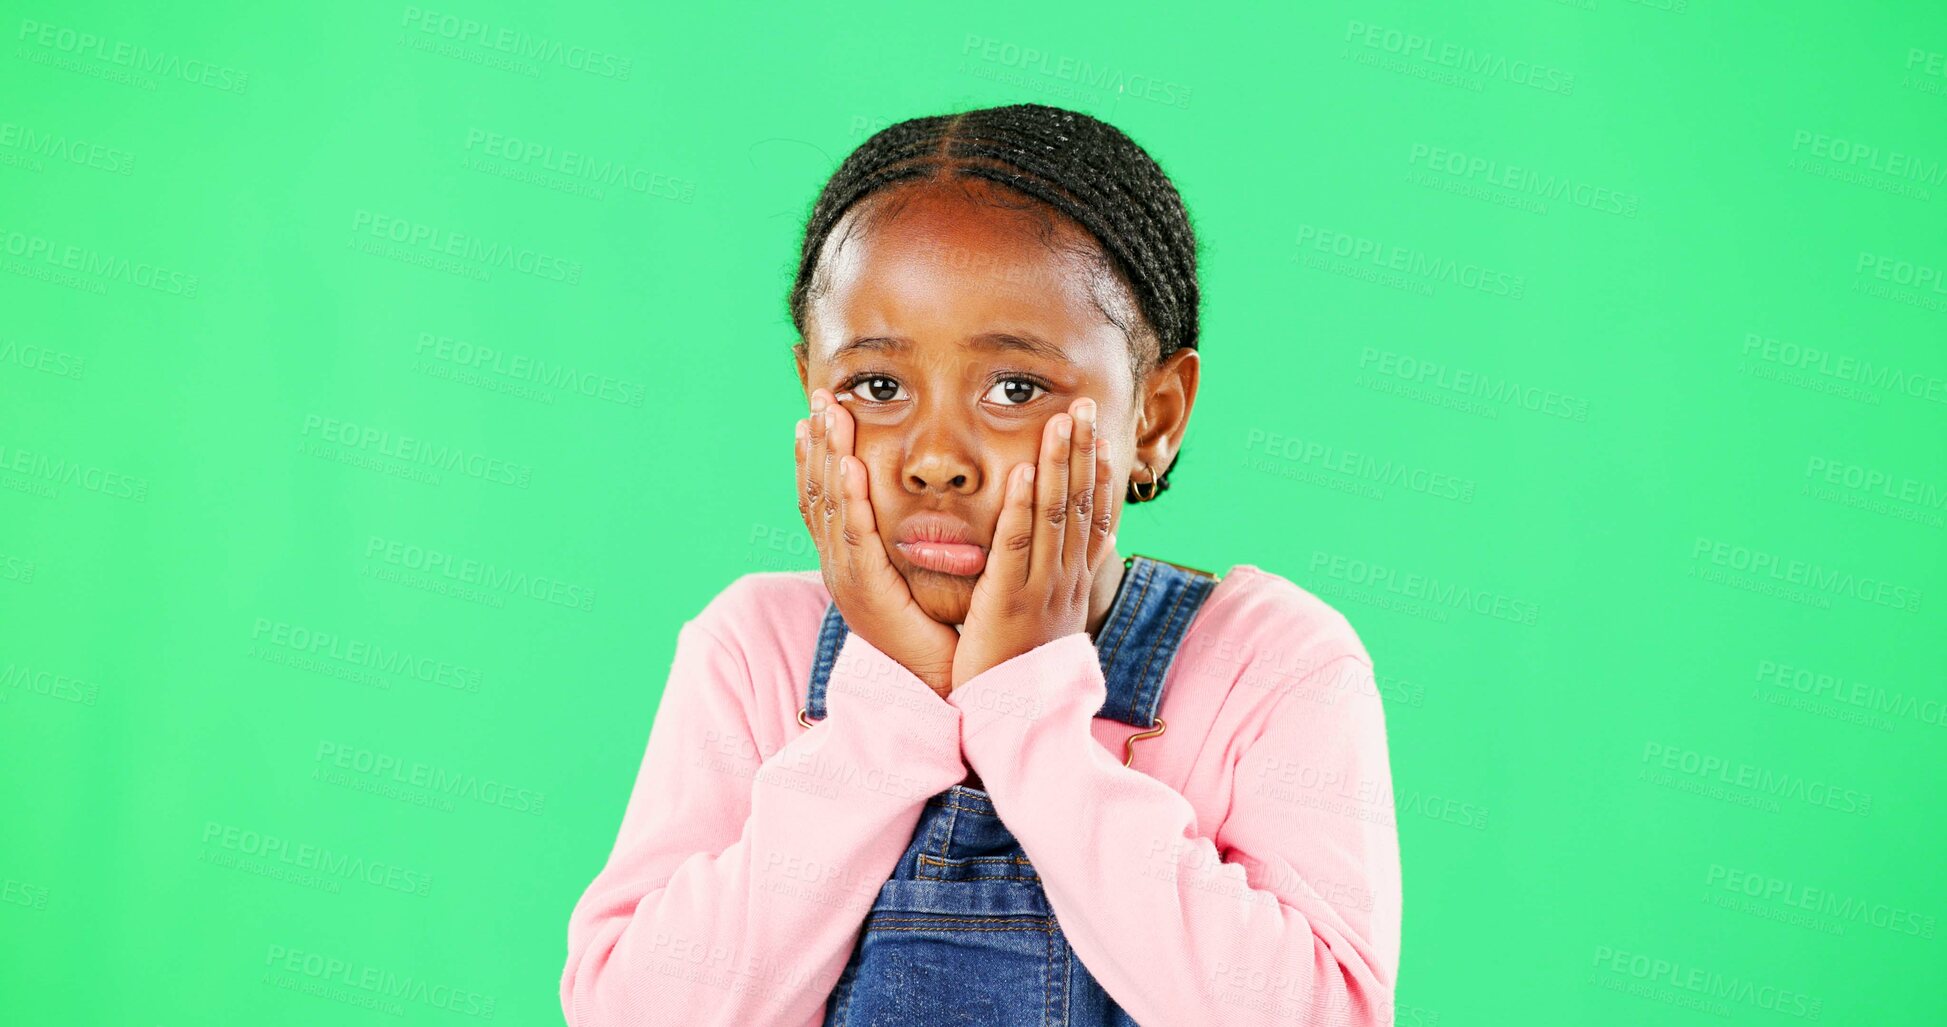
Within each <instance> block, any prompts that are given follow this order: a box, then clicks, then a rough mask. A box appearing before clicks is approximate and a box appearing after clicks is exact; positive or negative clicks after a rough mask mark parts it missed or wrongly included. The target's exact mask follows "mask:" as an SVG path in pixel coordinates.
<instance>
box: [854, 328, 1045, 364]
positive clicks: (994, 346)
mask: <svg viewBox="0 0 1947 1027" xmlns="http://www.w3.org/2000/svg"><path fill="white" fill-rule="evenodd" d="M960 345H961V346H962V347H965V348H967V349H981V350H1015V351H1019V352H1023V353H1030V354H1033V355H1034V356H1037V357H1041V358H1043V359H1046V360H1052V361H1055V362H1056V363H1061V364H1072V363H1074V361H1072V360H1069V359H1068V354H1067V353H1066V352H1064V351H1063V350H1062V348H1061V347H1060V346H1057V345H1055V344H1054V343H1052V342H1049V341H1047V340H1046V339H1043V338H1041V337H1040V336H1038V335H1035V334H1033V333H1032V332H979V333H977V334H974V335H970V336H968V337H967V340H966V341H965V342H963V343H961V344H960ZM912 348H913V341H912V340H911V339H907V338H904V337H902V336H897V335H869V336H863V337H860V338H857V339H853V340H852V341H851V342H848V343H846V344H845V345H843V346H840V347H838V349H836V350H834V351H833V352H832V356H831V359H833V360H837V359H838V358H840V357H842V356H844V355H845V354H847V353H851V352H854V351H861V352H877V353H904V352H906V351H908V350H910V349H912Z"/></svg>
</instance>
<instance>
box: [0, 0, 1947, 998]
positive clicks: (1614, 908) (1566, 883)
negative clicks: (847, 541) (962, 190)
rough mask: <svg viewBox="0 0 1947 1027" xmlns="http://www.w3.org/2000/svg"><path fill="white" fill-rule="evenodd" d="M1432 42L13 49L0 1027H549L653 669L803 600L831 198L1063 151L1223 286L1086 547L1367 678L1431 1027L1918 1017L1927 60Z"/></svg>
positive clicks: (335, 39)
mask: <svg viewBox="0 0 1947 1027" xmlns="http://www.w3.org/2000/svg"><path fill="white" fill-rule="evenodd" d="M1467 6H1468V7H1469V9H1468V10H1466V11H1459V10H1449V9H1447V8H1446V7H1445V6H1444V5H1432V4H1414V3H1372V4H1339V3H1331V4H1317V5H1303V6H1302V7H1300V8H1297V9H1294V5H1278V6H1272V5H1264V6H1262V7H1258V8H1254V9H1237V10H1231V11H1221V10H1217V9H1215V8H1209V7H1198V8H1196V9H1194V10H1185V9H1182V8H1178V7H1158V8H1155V9H1143V8H1140V7H1132V6H1130V5H1127V4H1116V5H1096V6H1094V7H1092V8H1087V9H1085V8H1081V7H1078V6H1076V5H1060V4H1033V5H1008V6H996V5H985V6H982V7H979V8H977V9H975V8H969V9H966V10H962V11H955V12H952V13H938V12H933V11H930V10H926V9H923V8H918V7H914V6H912V5H876V4H851V5H846V6H844V7H843V8H842V9H835V10H833V11H831V12H819V13H814V12H811V11H801V10H774V11H765V12H762V13H755V12H746V13H733V12H724V11H707V10H704V9H703V8H702V7H698V8H689V7H687V6H684V5H676V6H655V5H642V4H620V3H606V4H596V3H583V4H578V5H573V7H572V9H563V10H553V9H546V8H543V7H535V6H532V5H517V4H510V3H495V2H488V0H469V3H468V4H467V5H466V6H465V7H464V8H459V7H454V8H450V9H448V8H440V7H436V6H435V7H424V8H422V7H418V6H412V5H403V4H397V3H393V4H382V3H366V2H353V3H350V4H343V5H332V6H331V7H330V8H329V9H328V10H325V9H320V10H306V11H293V10H289V9H286V8H285V5H268V6H267V5H261V4H254V5H244V4H223V5H208V4H206V5H199V6H198V7H197V8H196V9H195V10H193V11H192V10H174V9H169V10H166V11H165V10H164V9H161V8H157V9H153V10H143V9H136V8H135V7H134V6H133V5H111V4H102V3H70V4H53V3H29V4H26V5H23V6H11V5H10V12H9V14H8V16H7V19H6V22H5V24H4V26H0V27H3V28H4V35H5V39H4V43H0V47H3V49H0V261H3V262H0V271H4V272H6V273H3V274H0V485H4V486H5V487H4V488H0V883H3V884H4V891H0V899H4V901H0V939H4V958H0V1007H4V1008H5V1009H6V1010H7V1015H6V1018H7V1019H8V1020H9V1021H10V1022H15V1023H43V1022H48V1023H52V1022H63V1023H88V1024H108V1023H115V1024H137V1023H139V1024H144V1025H176V1024H192V1023H226V1022H270V1023H282V1024H343V1023H366V1022H373V1023H396V1022H408V1023H424V1024H443V1023H465V1022H476V1021H479V1020H482V1019H485V1018H486V1014H487V1012H488V1010H489V1008H490V1009H491V1012H492V1019H493V1020H495V1021H498V1022H510V1023H534V1024H544V1023H551V1022H559V1018H560V1011H559V1006H558V1000H557V997H556V988H557V983H558V979H559V974H560V971H561V967H562V963H563V959H564V955H565V951H564V950H565V923H566V918H567V915H568V912H569V909H570V908H571V906H572V904H573V902H574V900H575V899H576V897H577V896H578V895H579V893H580V890H581V889H582V887H583V886H585V884H586V883H587V881H588V880H589V878H590V877H591V876H592V875H593V874H594V873H595V871H596V870H597V869H598V868H599V867H600V865H601V863H602V861H603V859H604V858H605V857H606V855H607V852H608V848H609V846H610V844H611V842H612V841H613V839H614V832H615V829H616V826H617V824H618V822H619V818H620V815H621V811H622V805H623V803H624V801H625V799H626V798H627V795H628V791H629V788H630V785H631V783H632V780H633V776H634V773H635V770H636V768H637V765H638V762H639V760H640V757H641V754H642V747H643V744H644V742H645V740H646V737H647V733H648V730H649V726H650V721H651V719H652V717H653V714H654V712H655V709H656V703H657V699H658V696H659V695H660V690H661V688H662V685H663V682H664V675H665V673H666V671H667V668H668V662H669V659H670V656H671V652H672V646H673V643H674V640H675V634H676V629H677V626H678V625H679V624H680V623H681V622H682V621H683V620H684V619H685V618H687V617H689V616H691V615H693V614H694V613H695V612H696V611H697V610H698V609H699V608H700V607H701V606H702V605H703V604H704V603H705V602H707V601H708V600H709V598H710V597H711V596H712V595H714V594H715V593H716V592H717V591H718V590H720V589H721V588H723V587H724V586H725V585H726V584H728V583H729V582H730V581H731V580H733V579H734V578H736V577H737V576H738V575H741V574H744V573H748V572H752V571H762V570H778V569H805V568H810V567H812V566H814V565H815V560H814V554H813V553H812V551H811V550H810V548H809V546H808V544H807V542H806V539H805V536H804V533H803V530H802V526H801V525H800V523H799V522H798V519H797V514H796V510H795V507H794V504H793V499H792V486H791V471H792V463H791V456H790V450H789V448H788V445H789V437H790V432H791V426H792V423H793V421H794V420H795V419H796V418H797V417H798V416H800V414H801V413H802V409H803V398H802V395H801V393H799V392H798V390H797V387H796V380H795V377H794V375H793V374H792V372H791V370H790V362H789V358H788V355H787V347H788V345H789V344H790V343H791V341H792V340H793V333H792V330H791V327H790V324H789V322H788V321H787V320H786V318H785V316H784V305H783V296H784V293H785V291H786V289H787V288H788V285H789V280H790V274H791V271H792V267H793V262H794V259H795V253H796V246H797V240H798V233H799V231H800V230H801V227H802V221H803V218H804V215H805V214H806V212H807V211H808V208H809V205H810V203H811V201H812V199H813V198H814V197H815V196H816V193H817V191H818V189H819V188H820V186H821V185H822V184H823V182H824V179H825V177H826V176H827V175H828V174H829V173H830V171H831V170H832V169H833V168H834V167H835V166H836V164H837V162H838V161H839V160H841V159H842V158H843V157H844V155H845V154H846V153H847V152H849V150H850V149H851V148H852V147H853V146H855V145H857V144H858V143H859V142H861V141H863V140H864V138H865V137H866V136H867V135H869V134H870V133H871V132H872V131H874V130H876V129H878V128H879V127H882V126H883V125H885V124H888V123H890V122H892V121H896V120H899V119H901V118H905V117H910V116H917V115H921V114H928V113H937V112H941V111H945V110H951V109H958V108H963V107H967V106H974V105H986V104H992V103H1003V102H1013V101H1019V100H1039V101H1042V102H1048V103H1054V104H1059V105H1064V106H1071V107H1075V108H1077V109H1081V110H1084V111H1087V112H1089V113H1092V114H1095V115H1097V116H1099V117H1102V118H1105V119H1107V120H1109V121H1111V122H1113V123H1114V124H1116V125H1117V126H1119V127H1121V128H1122V129H1124V130H1125V131H1127V132H1128V133H1130V134H1131V135H1132V136H1133V137H1134V138H1135V139H1136V140H1137V141H1138V142H1140V143H1142V144H1143V145H1144V146H1145V147H1146V148H1148V149H1149V150H1150V151H1151V152H1152V153H1153V154H1154V155H1155V156H1156V157H1157V159H1158V160H1159V161H1160V163H1161V164H1162V165H1163V166H1164V168H1165V169H1166V170H1167V171H1168V172H1169V173H1170V174H1171V175H1172V176H1173V178H1174V179H1175V181H1176V183H1177V185H1178V186H1179V188H1180V189H1181V190H1182V192H1183V194H1184V196H1185V198H1186V201H1187V203H1188V205H1189V208H1190V210H1191V214H1192V217H1193V219H1194V221H1195V224H1196V227H1197V228H1198V230H1199V232H1200V237H1201V240H1202V243H1203V248H1204V249H1203V257H1204V262H1203V265H1202V271H1203V284H1204V289H1205V308H1204V322H1203V333H1202V346H1201V348H1202V351H1203V354H1204V382H1203V386H1202V391H1201V393H1200V395H1199V400H1200V401H1199V402H1198V404H1197V406H1196V410H1195V416H1194V418H1193V421H1192V425H1191V429H1190V432H1189V435H1188V438H1187V444H1186V448H1185V454H1184V457H1183V460H1182V463H1181V464H1180V465H1179V467H1178V469H1177V472H1176V473H1175V474H1174V475H1173V476H1172V483H1173V485H1174V488H1173V489H1172V490H1171V491H1170V492H1169V494H1168V496H1167V497H1166V499H1165V501H1162V502H1159V503H1156V504H1155V505H1153V506H1146V507H1135V508H1132V509H1131V510H1130V511H1129V513H1128V514H1127V516H1126V517H1125V519H1124V521H1123V527H1122V529H1121V537H1122V548H1123V550H1124V551H1125V552H1139V553H1145V554H1149V555H1154V556H1159V557H1163V558H1166V559H1171V560H1175V561H1177V562H1180V563H1186V564H1190V565H1193V566H1198V567H1206V568H1214V569H1220V570H1221V569H1225V568H1228V567H1230V566H1231V565H1233V564H1237V563H1252V564H1256V565H1258V566H1261V567H1264V568H1267V569H1269V570H1273V571H1276V572H1278V573H1280V574H1283V575H1285V576H1287V577H1289V578H1291V579H1292V580H1294V581H1296V582H1298V583H1300V584H1301V585H1304V586H1306V587H1307V588H1310V589H1312V590H1314V591H1316V592H1318V593H1319V594H1320V595H1322V596H1324V597H1325V598H1327V599H1328V600H1330V601H1331V602H1333V603H1334V604H1335V605H1336V606H1338V607H1339V608H1340V609H1341V610H1343V611H1344V612H1345V613H1346V614H1347V615H1348V616H1349V617H1350V619H1351V620H1352V623H1353V624H1354V626H1355V627H1356V628H1357V629H1358V630H1359V631H1360V632H1361V634H1362V636H1363V638H1364V639H1365V641H1366V644H1367V646H1368V647H1369V649H1370V651H1371V652H1372V654H1373V656H1374V658H1375V662H1376V665H1377V668H1378V671H1379V675H1380V686H1381V688H1382V690H1383V693H1384V695H1385V698H1386V704H1387V716H1388V726H1389V733H1390V742H1391V746H1392V759H1393V772H1394V776H1395V784H1396V795H1395V797H1394V800H1395V801H1394V805H1395V807H1396V814H1397V822H1398V827H1399V834H1400V840H1401V845H1402V850H1403V861H1404V873H1405V886H1406V904H1405V946H1404V954H1403V959H1402V965H1401V973H1400V985H1399V995H1398V998H1399V1007H1400V1008H1399V1016H1398V1021H1399V1023H1401V1024H1435V1023H1440V1024H1470V1023H1479V1024H1488V1023H1491V1024H1511V1023H1524V1024H1525V1023H1537V1024H1540V1023H1547V1024H1558V1023H1576V1024H1617V1025H1622V1024H1640V1023H1647V1022H1656V1023H1693V1022H1694V1023H1718V1022H1726V1021H1728V1022H1734V1023H1751V1024H1767V1023H1775V1022H1789V1021H1792V1020H1819V1021H1823V1022H1833V1023H1888V1024H1891V1023H1922V1022H1940V1020H1941V1018H1942V1016H1943V1002H1942V999H1941V998H1940V992H1939V989H1938V987H1937V986H1935V985H1934V984H1933V983H1932V980H1931V978H1932V977H1933V975H1934V974H1935V973H1937V971H1938V969H1939V967H1940V965H1941V955H1942V949H1941V940H1940V937H1939V932H1938V930H1937V918H1938V917H1940V916H1941V915H1942V914H1943V913H1947V882H1944V881H1943V877H1942V875H1941V874H1940V873H1939V864H1940V858H1941V843H1942V835H1943V831H1942V827H1941V824H1942V822H1943V814H1944V813H1947V803H1944V802H1943V799H1942V796H1941V791H1940V781H1941V777H1942V774H1941V770H1942V765H1941V759H1940V754H1941V751H1942V750H1941V745H1940V738H1941V731H1942V728H1943V722H1944V721H1947V715H1944V714H1943V706H1942V702H1943V700H1947V684H1944V683H1943V681H1942V676H1941V667H1942V666H1943V663H1944V662H1947V631H1943V630H1942V628H1943V624H1944V623H1947V618H1943V616H1942V613H1941V611H1942V609H1943V601H1944V600H1943V596H1942V591H1943V588H1944V587H1947V556H1944V554H1947V549H1944V548H1943V544H1942V543H1943V537H1944V535H1943V532H1944V531H1947V529H1944V528H1943V524H1947V508H1943V496H1944V495H1947V460H1944V459H1943V445H1942V443H1943V440H1947V382H1943V378H1947V354H1943V351H1942V345H1941V344H1942V342H1943V341H1944V340H1947V283H1943V281H1942V276H1943V273H1947V248H1943V245H1942V241H1943V240H1944V239H1947V217H1944V216H1943V205H1944V204H1947V199H1944V198H1943V194H1947V171H1944V170H1943V169H1944V168H1947V133H1943V132H1942V127H1943V125H1947V58H1944V57H1943V53H1944V52H1947V10H1943V9H1942V8H1941V7H1940V6H1938V5H1935V4H1920V3H1911V4H1897V5H1896V4H1883V3H1882V4H1871V5H1848V6H1834V5H1831V4H1816V5H1813V4H1769V5H1763V6H1762V9H1760V8H1759V6H1758V5H1746V4H1731V3H1725V2H1721V0H1689V2H1685V0H1660V2H1652V3H1638V2H1628V0H1587V2H1584V3H1556V2H1545V0H1522V2H1516V0H1503V2H1498V3H1494V4H1490V5H1467ZM463 22H472V23H476V24H477V26H479V28H478V29H477V30H475V29H472V28H465V27H463V25H462V23H463ZM483 40H484V41H483ZM624 71H626V76H625V75H624V74H622V73H623V72H624ZM1116 83H1121V85H1122V89H1121V90H1120V91H1118V90H1117V88H1116ZM570 154H574V155H577V156H573V157H571V156H569V155H570ZM577 161H579V162H580V163H579V164H577V163H576V162H577ZM596 168H620V169H621V174H620V175H619V177H616V178H613V179H610V180H608V181H604V180H603V178H602V177H601V176H600V175H598V174H591V173H590V170H591V169H596ZM395 225H397V226H404V227H401V228H399V229H398V231H401V232H403V233H404V234H405V237H406V241H404V242H392V241H390V240H388V239H386V238H384V237H383V236H384V234H385V233H386V232H389V231H392V230H393V229H394V226H395ZM375 229H376V230H377V232H378V234H374V230H375ZM415 233H417V234H418V238H417V239H415V238H414V234H415ZM441 247H451V248H452V249H454V250H455V251H457V252H458V253H459V254H460V256H457V257H452V256H442V255H440V254H439V253H438V252H437V250H438V249H439V248H441ZM502 256H506V257H507V258H508V259H506V260H502V259H501V257H502ZM488 353H491V356H488V355H486V354H488ZM564 366H565V367H566V368H569V369H571V370H572V371H573V372H574V376H573V377H572V379H569V380H567V382H566V383H565V384H564V382H563V381H562V380H560V379H555V380H549V379H548V378H547V375H548V374H550V373H552V371H551V369H553V368H559V367H564ZM347 426H349V427H347ZM408 438H409V439H412V440H419V442H415V443H406V442H405V441H403V440H405V439H408ZM420 442H423V443H424V444H432V445H437V446H445V447H457V448H458V449H460V450H461V451H463V452H465V453H466V454H468V456H469V466H468V467H466V468H463V469H459V470H453V469H447V470H440V469H437V468H430V469H429V468H428V467H427V466H426V465H424V464H421V463H415V462H414V461H412V460H411V459H408V458H405V457H402V456H399V455H397V454H399V453H401V452H406V451H407V450H406V449H405V447H407V446H409V445H416V444H420ZM427 552H436V553H440V554H445V559H447V560H448V561H449V563H448V564H447V565H446V566H447V567H449V568H453V569H457V568H459V567H461V566H464V565H465V561H477V562H479V563H481V564H488V565H492V567H493V568H495V569H496V572H497V573H506V572H509V571H511V572H515V573H518V574H519V575H522V576H523V580H526V581H528V582H529V583H530V586H531V588H530V591H520V590H514V589H504V588H499V589H497V588H494V587H491V586H477V587H475V588H474V589H473V590H470V591H469V590H467V589H465V588H460V587H456V586H455V585H454V584H453V582H454V581H455V579H453V578H450V577H447V576H446V575H445V574H444V573H442V572H440V571H438V570H433V571H427V570H425V569H423V567H420V566H418V561H420V560H421V559H423V558H424V554H425V553H427ZM314 646H315V647H318V648H315V649H314V648H312V647H314ZM374 653H384V654H397V653H405V654H407V655H408V656H409V657H410V662H409V664H407V665H406V666H405V667H404V668H400V667H397V666H393V665H389V664H388V665H374V663H373V662H372V659H373V655H372V654H374ZM386 658H388V659H389V658H391V657H390V655H388V656H387V657H386ZM379 768H386V769H379ZM319 860H322V861H326V862H327V863H328V864H329V865H331V866H333V867H336V868H337V869H336V870H335V871H333V870H314V871H306V870H304V869H303V866H304V864H305V862H306V861H319ZM348 868H364V870H363V871H362V872H360V871H358V870H356V869H348ZM291 953H301V954H311V955H321V956H323V957H325V958H327V959H334V960H340V961H343V962H344V963H345V964H348V965H351V966H354V967H359V968H364V967H371V968H377V969H378V970H380V971H383V972H385V973H389V974H393V975H396V976H398V977H411V978H414V979H418V980H423V981H426V982H429V983H431V984H434V985H439V986H442V987H443V988H444V989H450V990H451V991H452V992H455V993H459V994H463V995H465V996H468V997H467V998H465V999H463V1000H462V1001H460V1002H456V1003H453V1005H457V1006H459V1008H449V1007H446V1006H441V1005H439V1004H437V1003H435V1002H433V1001H430V1000H425V999H408V1000H404V1001H399V1000H391V999H385V1000H379V1001H377V1002H376V1005H377V1007H378V1008H369V1007H368V1006H366V1005H362V1004H360V1000H359V996H358V994H357V993H356V990H355V989H345V988H333V987H329V986H327V985H326V984H325V982H323V981H321V980H319V979H317V978H314V977H311V976H307V975H306V974H305V973H304V972H303V971H301V970H300V971H296V972H293V971H289V970H286V969H282V967H283V966H284V965H285V961H286V960H288V959H289V958H290V954H291ZM442 993H444V992H442Z"/></svg>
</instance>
